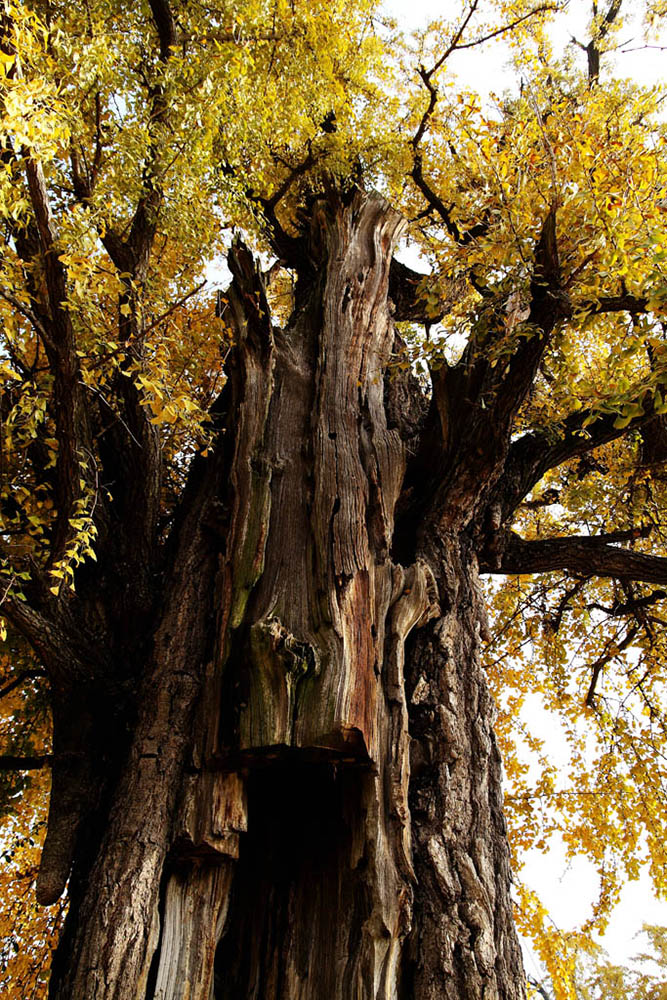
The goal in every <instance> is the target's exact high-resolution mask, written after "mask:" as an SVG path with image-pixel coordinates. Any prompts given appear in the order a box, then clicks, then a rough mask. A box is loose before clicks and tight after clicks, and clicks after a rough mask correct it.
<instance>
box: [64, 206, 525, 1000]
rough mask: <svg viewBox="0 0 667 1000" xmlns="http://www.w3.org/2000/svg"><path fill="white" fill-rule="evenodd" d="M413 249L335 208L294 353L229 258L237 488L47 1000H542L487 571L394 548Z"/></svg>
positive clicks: (196, 560) (190, 581)
mask: <svg viewBox="0 0 667 1000" xmlns="http://www.w3.org/2000/svg"><path fill="white" fill-rule="evenodd" d="M401 226H402V222H401V219H400V218H399V216H398V215H397V214H396V213H394V212H393V211H392V210H391V209H390V208H389V207H388V205H387V204H386V202H385V201H384V200H383V199H382V198H380V197H379V196H377V195H366V194H363V193H361V192H359V191H357V192H355V193H353V194H352V195H350V196H349V197H347V198H346V197H343V196H341V195H340V194H331V195H329V196H327V197H326V198H321V199H319V200H317V201H315V203H314V206H313V211H312V219H311V222H310V229H309V231H308V232H307V233H306V235H305V236H304V237H303V238H302V244H303V247H304V248H305V249H304V251H303V252H304V260H303V274H301V275H300V276H299V282H298V286H297V292H296V306H295V309H294V313H293V316H292V319H291V321H290V323H289V324H288V326H287V328H286V329H285V330H284V331H280V330H276V329H274V328H273V327H272V326H271V323H270V319H269V309H268V305H267V302H266V298H265V296H264V290H263V285H262V280H261V276H260V275H259V272H258V270H257V268H256V265H255V263H254V262H253V260H252V258H251V256H250V254H249V253H248V251H247V250H245V248H243V247H242V246H240V247H237V248H236V249H235V250H234V251H233V252H232V254H231V257H230V265H231V267H232V271H233V274H234V282H233V285H232V287H231V289H230V291H229V294H228V297H227V301H226V306H225V310H224V317H223V318H224V319H225V321H226V322H227V323H228V324H229V325H230V326H232V327H233V328H234V330H235V336H236V349H235V352H234V359H233V362H232V366H231V372H230V379H229V385H228V390H227V394H226V399H225V407H224V408H223V409H224V413H223V414H222V416H221V418H220V419H221V421H222V423H224V425H225V428H226V429H225V433H224V434H223V435H222V442H221V445H220V446H219V448H218V450H217V452H216V457H215V461H216V462H217V463H218V466H217V471H216V469H215V468H214V471H213V473H212V474H211V475H210V476H209V478H208V479H207V480H206V481H205V482H206V486H205V488H202V489H201V490H200V492H199V493H198V494H197V497H198V499H197V501H196V503H194V504H193V509H192V510H191V511H186V514H185V521H184V528H183V530H182V532H181V536H180V537H181V541H180V549H179V552H180V555H179V556H178V558H177V560H176V563H175V565H176V567H177V571H176V572H175V573H174V575H173V577H172V578H171V582H170V592H169V594H168V595H167V598H166V600H165V604H164V608H163V611H162V613H161V619H160V621H159V623H158V625H157V626H156V631H155V642H154V654H153V659H152V663H151V665H150V666H149V668H147V671H146V678H145V681H144V684H143V688H142V690H141V695H140V701H139V709H138V713H137V722H136V726H135V735H134V740H133V744H132V748H131V751H130V753H129V756H128V760H127V763H126V765H125V768H124V771H123V775H122V777H121V779H120V783H119V785H118V788H117V790H116V793H115V796H114V800H113V806H112V808H111V811H110V814H109V818H108V823H107V825H106V832H105V835H104V838H103V840H102V843H101V846H100V848H99V850H98V854H97V859H96V861H95V863H94V865H93V867H92V869H91V870H90V872H89V873H87V874H86V875H85V878H83V877H82V876H79V880H80V881H83V882H84V883H85V884H84V885H83V887H82V891H81V894H80V897H79V896H78V895H75V897H74V899H73V907H72V911H71V914H70V917H69V923H68V928H67V931H66V934H65V936H64V938H63V944H62V946H61V949H60V953H59V956H58V960H57V963H56V967H55V972H54V977H53V981H52V986H51V997H52V998H53V1000H65V998H68V1000H102V998H104V1000H111V998H117V1000H121V998H123V1000H135V998H136V1000H144V998H146V1000H149V998H160V1000H186V998H187V1000H212V998H217V1000H223V998H225V1000H227V998H229V1000H231V998H234V1000H241V998H248V1000H250V998H254V1000H350V998H355V1000H380V998H382V1000H399V998H401V1000H408V998H412V997H415V998H419V1000H431V998H433V1000H435V998H443V1000H444V998H447V1000H450V998H451V1000H473V998H474V1000H477V998H479V1000H482V998H484V1000H491V998H495V997H498V998H508V1000H509V998H512V1000H518V998H520V997H522V996H523V974H522V970H521V962H520V957H519V952H518V945H517V942H516V937H515V934H514V931H513V928H512V923H511V913H510V902H509V867H508V859H507V849H506V844H505V838H504V830H503V819H502V805H501V792H500V767H499V761H498V754H497V750H496V748H495V742H494V739H493V733H492V730H491V721H492V704H491V700H490V697H489V695H488V692H487V690H486V687H485V684H484V679H483V676H482V674H481V670H480V666H479V660H478V648H477V647H478V632H479V621H480V614H481V606H480V600H479V596H478V592H477V587H476V564H475V558H474V555H473V553H472V552H471V551H470V550H469V547H467V544H466V542H465V539H464V536H462V535H458V534H457V535H452V536H450V537H442V538H441V539H440V540H438V541H437V542H436V541H435V540H428V539H427V540H426V541H425V542H419V543H414V540H413V541H412V542H409V543H408V542H405V543H401V544H400V545H398V546H395V543H396V538H395V524H394V510H395V507H396V503H397V500H398V498H399V494H400V492H401V488H402V486H403V482H404V474H405V468H406V461H407V458H408V446H407V444H406V440H405V434H403V435H402V434H401V433H400V432H399V427H398V426H393V425H392V423H393V424H396V423H397V420H396V419H393V418H392V420H390V419H389V418H388V409H387V398H386V392H385V380H384V373H385V371H386V369H387V365H388V363H389V361H390V355H391V351H392V348H393V344H394V330H393V323H392V318H391V304H390V301H389V300H388V297H387V290H388V281H389V265H390V261H391V253H392V248H393V245H394V243H395V240H396V238H397V236H398V235H399V233H400V230H401ZM398 422H399V423H400V421H398ZM216 519H217V520H216ZM212 521H215V522H216V523H215V525H214V528H213V529H212ZM212 533H215V534H216V539H217V540H216V543H215V544H214V542H213V540H212ZM393 546H395V547H394V548H393ZM392 551H400V552H401V553H403V552H408V551H411V553H412V554H411V556H410V558H409V559H405V560H404V561H405V564H403V563H399V562H398V561H396V560H395V559H393V558H392ZM406 650H408V651H409V653H408V656H407V660H406ZM75 876H76V869H75Z"/></svg>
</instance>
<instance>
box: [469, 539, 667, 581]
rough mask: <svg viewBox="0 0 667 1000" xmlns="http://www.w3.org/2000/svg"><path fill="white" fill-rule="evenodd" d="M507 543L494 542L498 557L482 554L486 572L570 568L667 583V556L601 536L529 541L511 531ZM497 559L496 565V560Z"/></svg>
mask: <svg viewBox="0 0 667 1000" xmlns="http://www.w3.org/2000/svg"><path fill="white" fill-rule="evenodd" d="M503 542H504V545H503V544H502V543H501V545H500V546H494V554H495V558H494V560H487V559H486V557H485V555H484V554H482V558H481V564H480V569H481V571H482V572H483V573H518V574H525V573H550V572H554V571H556V570H568V571H569V572H570V573H575V574H577V575H578V576H583V577H589V576H604V577H613V578H615V579H617V580H642V581H644V582H646V583H662V584H664V583H667V558H664V557H662V556H651V555H646V554H645V553H643V552H633V551H631V550H630V549H622V548H620V547H618V546H617V545H610V544H609V543H608V542H606V541H605V540H603V539H601V538H596V537H590V536H588V535H570V536H566V537H562V538H546V539H542V540H535V541H526V540H525V539H523V538H520V537H519V535H517V534H515V533H514V532H508V533H507V535H506V536H505V537H504V539H503ZM494 562H495V563H497V565H494V564H493V563H494Z"/></svg>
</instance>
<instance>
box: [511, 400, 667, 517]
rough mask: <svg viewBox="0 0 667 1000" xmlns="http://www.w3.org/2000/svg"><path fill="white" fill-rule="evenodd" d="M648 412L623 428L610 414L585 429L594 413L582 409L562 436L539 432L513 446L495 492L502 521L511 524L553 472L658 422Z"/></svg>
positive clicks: (568, 421)
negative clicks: (535, 488)
mask: <svg viewBox="0 0 667 1000" xmlns="http://www.w3.org/2000/svg"><path fill="white" fill-rule="evenodd" d="M647 411H648V412H646V413H644V414H642V415H641V416H639V417H635V418H634V420H632V421H631V422H630V423H629V424H628V425H627V426H626V427H623V428H619V427H616V426H615V424H616V422H617V414H615V413H606V414H603V415H600V416H598V418H597V419H596V420H595V422H594V423H592V424H590V425H589V426H588V427H586V428H585V429H584V428H583V424H584V422H585V421H586V420H587V419H588V418H589V417H590V416H591V415H592V414H591V411H590V410H579V411H578V412H576V413H573V414H570V416H569V417H567V418H566V419H565V420H564V421H563V424H562V430H561V432H560V434H558V435H557V434H556V433H555V429H554V431H535V432H533V433H532V434H525V435H524V436H523V437H521V438H519V439H518V441H515V442H514V443H513V444H512V445H511V446H510V449H509V452H508V456H507V460H506V462H505V469H504V472H503V475H502V477H501V479H500V480H499V482H498V484H497V487H496V489H495V491H494V495H495V497H496V498H497V499H496V501H495V502H496V503H497V504H499V505H500V509H501V511H502V516H501V521H502V522H503V523H507V522H508V521H509V520H510V518H511V516H512V514H513V513H514V511H515V510H516V508H517V507H518V506H519V504H520V503H521V502H522V500H523V499H524V497H526V496H528V494H529V493H530V491H531V490H532V489H533V488H534V487H535V486H536V484H537V483H539V481H540V479H542V477H543V476H544V474H545V473H546V472H548V471H549V469H553V468H556V466H558V465H562V464H563V463H564V462H567V461H569V460H570V459H573V458H577V457H578V456H580V455H585V454H587V453H588V452H590V451H593V450H594V449H595V448H599V447H600V446H601V445H604V444H608V443H609V442H610V441H615V440H617V438H619V437H622V436H623V435H625V434H628V433H630V432H631V431H633V430H635V429H638V428H641V427H643V426H644V425H646V424H648V423H649V422H650V421H651V420H653V419H654V417H653V414H652V412H651V408H650V407H648V406H647Z"/></svg>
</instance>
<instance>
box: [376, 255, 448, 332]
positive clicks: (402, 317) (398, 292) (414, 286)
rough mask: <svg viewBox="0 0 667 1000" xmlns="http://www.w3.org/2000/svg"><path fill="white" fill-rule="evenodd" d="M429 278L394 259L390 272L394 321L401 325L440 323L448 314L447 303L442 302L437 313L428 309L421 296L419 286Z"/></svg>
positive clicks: (390, 291)
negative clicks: (409, 323)
mask: <svg viewBox="0 0 667 1000" xmlns="http://www.w3.org/2000/svg"><path fill="white" fill-rule="evenodd" d="M426 277H428V276H427V275H425V274H420V273H419V272H418V271H413V270H412V268H411V267H406V265H405V264H402V263H401V262H400V260H396V258H395V257H394V258H393V259H392V262H391V269H390V271H389V298H390V299H391V301H392V302H393V303H394V307H395V311H394V319H395V320H397V321H398V322H399V323H400V322H403V321H407V322H411V323H429V324H430V323H440V321H441V320H442V319H443V317H444V316H445V314H446V313H447V303H446V302H440V303H439V304H438V306H437V309H436V310H435V312H433V311H432V307H431V308H430V309H429V308H427V304H426V301H425V300H424V298H423V296H421V295H420V294H419V285H420V283H421V282H422V281H423V280H424V278H426Z"/></svg>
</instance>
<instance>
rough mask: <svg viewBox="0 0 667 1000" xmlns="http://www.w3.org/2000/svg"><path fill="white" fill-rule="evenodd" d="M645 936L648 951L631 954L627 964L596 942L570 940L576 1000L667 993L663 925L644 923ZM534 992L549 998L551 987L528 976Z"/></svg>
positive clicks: (658, 998)
mask: <svg viewBox="0 0 667 1000" xmlns="http://www.w3.org/2000/svg"><path fill="white" fill-rule="evenodd" d="M640 933H641V934H643V935H644V936H645V937H647V938H648V942H649V946H650V949H651V950H650V951H648V952H647V951H642V952H639V953H638V954H636V955H635V956H634V957H633V958H632V964H631V965H629V966H625V965H615V964H614V963H613V962H611V961H610V960H609V956H608V955H607V954H606V952H605V951H604V949H603V948H601V947H600V946H599V945H592V946H591V945H590V944H582V943H579V944H576V943H575V944H574V947H573V949H572V950H573V957H574V960H575V963H576V972H575V976H574V981H573V986H574V995H575V996H576V998H577V1000H600V998H602V997H604V998H605V1000H607V998H609V1000H614V998H616V997H618V998H619V1000H624V998H625V997H629V998H630V1000H663V998H664V997H665V996H666V995H667V982H666V981H665V953H666V949H665V945H666V944H667V941H666V940H665V928H664V927H659V926H656V925H654V924H644V925H643V928H642V930H641V932H640ZM530 982H531V985H532V986H533V988H534V989H535V990H536V993H537V995H538V996H540V997H543V998H544V1000H552V998H553V996H554V995H555V991H554V990H553V988H549V986H548V985H545V984H544V983H543V982H538V981H536V980H531V981H530Z"/></svg>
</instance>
